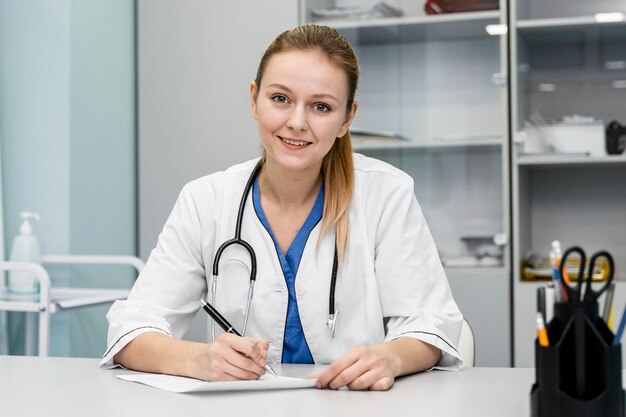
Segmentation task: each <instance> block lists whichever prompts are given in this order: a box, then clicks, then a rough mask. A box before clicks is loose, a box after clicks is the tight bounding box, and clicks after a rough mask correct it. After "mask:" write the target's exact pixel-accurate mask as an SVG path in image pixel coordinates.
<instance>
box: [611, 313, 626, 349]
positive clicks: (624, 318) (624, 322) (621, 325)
mask: <svg viewBox="0 0 626 417" xmlns="http://www.w3.org/2000/svg"><path fill="white" fill-rule="evenodd" d="M624 326H626V307H624V312H623V313H622V320H621V321H620V322H619V329H618V330H617V333H615V338H614V339H613V346H618V345H619V343H620V342H619V341H620V339H621V338H622V334H623V333H624Z"/></svg>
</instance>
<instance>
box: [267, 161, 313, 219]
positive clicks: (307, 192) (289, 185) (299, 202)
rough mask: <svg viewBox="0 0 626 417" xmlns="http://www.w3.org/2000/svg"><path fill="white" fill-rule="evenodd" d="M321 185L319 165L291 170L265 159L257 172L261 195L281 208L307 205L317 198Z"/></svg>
mask: <svg viewBox="0 0 626 417" xmlns="http://www.w3.org/2000/svg"><path fill="white" fill-rule="evenodd" d="M321 185H322V175H321V166H320V167H314V168H312V169H310V170H306V171H291V170H285V169H283V168H281V167H279V166H277V165H276V164H273V163H272V162H270V161H267V160H266V161H265V163H264V164H263V168H262V169H261V173H260V174H259V187H260V188H261V190H262V192H263V197H264V198H267V199H269V200H271V201H272V202H273V203H274V204H278V206H279V207H281V208H282V209H291V208H294V207H301V206H303V205H308V203H310V201H311V199H313V200H314V199H315V198H317V195H318V193H319V190H320V187H321Z"/></svg>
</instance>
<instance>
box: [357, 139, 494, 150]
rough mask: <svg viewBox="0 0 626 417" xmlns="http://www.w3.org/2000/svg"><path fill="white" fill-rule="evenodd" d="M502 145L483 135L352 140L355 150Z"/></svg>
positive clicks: (439, 148)
mask: <svg viewBox="0 0 626 417" xmlns="http://www.w3.org/2000/svg"><path fill="white" fill-rule="evenodd" d="M501 145H502V139H501V138H495V137H485V138H482V139H468V140H440V141H431V142H417V141H405V140H398V139H365V140H353V142H352V147H353V149H354V150H355V151H368V150H394V149H397V150H411V149H414V150H425V151H427V150H443V151H445V150H456V149H462V148H471V147H497V146H501Z"/></svg>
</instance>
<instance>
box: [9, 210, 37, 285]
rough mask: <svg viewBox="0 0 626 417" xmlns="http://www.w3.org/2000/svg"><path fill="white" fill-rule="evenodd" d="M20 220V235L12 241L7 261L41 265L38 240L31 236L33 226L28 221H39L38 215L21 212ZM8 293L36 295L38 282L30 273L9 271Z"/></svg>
mask: <svg viewBox="0 0 626 417" xmlns="http://www.w3.org/2000/svg"><path fill="white" fill-rule="evenodd" d="M20 218H21V219H22V224H21V226H20V234H19V235H17V236H15V239H14V240H13V246H12V247H11V256H10V258H9V260H10V261H16V262H34V263H37V264H41V251H40V249H39V239H38V238H37V236H35V235H34V234H33V226H32V225H31V224H30V221H29V220H30V219H34V220H39V214H37V213H32V212H30V211H23V212H21V213H20ZM8 291H9V292H10V293H14V294H36V293H38V292H39V280H38V279H37V277H36V276H35V275H34V274H33V273H32V272H28V271H9V279H8Z"/></svg>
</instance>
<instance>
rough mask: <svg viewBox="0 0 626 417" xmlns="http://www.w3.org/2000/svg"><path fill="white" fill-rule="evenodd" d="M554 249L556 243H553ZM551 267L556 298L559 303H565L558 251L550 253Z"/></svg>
mask: <svg viewBox="0 0 626 417" xmlns="http://www.w3.org/2000/svg"><path fill="white" fill-rule="evenodd" d="M552 246H553V247H554V242H553V243H552ZM550 266H551V267H552V280H553V281H554V289H555V292H554V296H555V298H556V301H557V302H561V301H563V292H562V288H561V275H560V273H559V264H558V262H557V254H556V251H554V249H553V250H551V251H550Z"/></svg>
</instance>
